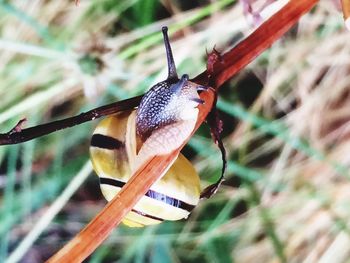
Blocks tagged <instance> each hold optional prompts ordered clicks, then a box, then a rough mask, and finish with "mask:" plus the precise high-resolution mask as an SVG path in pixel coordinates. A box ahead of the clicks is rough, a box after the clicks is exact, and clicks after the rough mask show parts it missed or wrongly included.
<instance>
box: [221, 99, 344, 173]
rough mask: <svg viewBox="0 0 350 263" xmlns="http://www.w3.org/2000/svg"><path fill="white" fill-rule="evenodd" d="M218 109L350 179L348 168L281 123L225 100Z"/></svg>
mask: <svg viewBox="0 0 350 263" xmlns="http://www.w3.org/2000/svg"><path fill="white" fill-rule="evenodd" d="M217 105H218V108H219V109H220V110H222V111H224V112H226V113H227V114H229V115H231V116H234V117H237V118H239V119H241V120H243V121H247V122H250V123H252V124H253V125H254V126H256V127H257V128H258V129H261V130H262V131H264V132H266V133H268V134H272V135H274V136H276V137H278V138H280V139H281V140H283V141H284V142H286V143H288V145H290V146H291V147H292V148H294V149H296V150H298V151H300V152H302V153H304V154H305V155H306V156H309V157H311V158H314V159H315V160H319V161H323V162H325V163H327V164H328V165H330V166H331V167H332V168H333V169H334V170H335V171H336V172H337V173H339V174H341V175H343V176H344V177H346V178H350V175H349V170H348V168H347V167H346V166H345V165H343V164H341V163H338V162H336V161H334V160H330V159H329V158H327V156H326V155H325V154H324V153H322V152H320V151H318V150H317V149H315V148H313V147H312V146H310V145H309V144H308V143H307V142H306V141H305V140H302V139H301V138H299V137H297V136H293V135H292V134H291V133H290V131H289V130H288V128H287V127H286V126H285V125H284V124H283V123H282V122H280V121H276V120H275V121H269V120H266V119H264V118H262V117H259V116H257V115H256V114H252V113H249V112H248V111H246V110H245V109H244V108H242V107H241V106H239V105H237V104H230V103H228V102H226V101H224V100H218V103H217Z"/></svg>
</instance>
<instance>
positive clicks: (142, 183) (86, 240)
mask: <svg viewBox="0 0 350 263" xmlns="http://www.w3.org/2000/svg"><path fill="white" fill-rule="evenodd" d="M317 2H318V0H291V1H290V2H289V3H288V4H287V5H286V6H285V7H283V8H282V9H281V10H280V11H279V12H278V13H277V14H276V15H274V16H273V17H271V18H270V19H269V20H268V21H267V22H265V23H264V24H263V25H262V26H261V27H259V28H258V29H257V30H256V31H255V32H254V33H252V35H251V36H249V37H248V38H247V39H245V40H243V41H242V42H241V43H240V44H239V45H237V46H236V47H235V48H234V49H232V50H231V51H230V52H228V53H226V54H225V55H224V56H223V57H222V58H223V61H221V62H218V63H216V65H214V66H215V67H214V72H215V75H214V76H213V77H214V79H213V80H214V83H215V86H214V87H215V88H218V87H219V86H220V85H222V84H223V83H224V82H225V81H227V80H228V79H229V78H231V77H232V76H233V75H234V74H236V73H237V72H238V71H239V70H240V69H242V68H243V67H244V66H246V65H247V64H248V63H249V62H250V61H252V60H253V59H254V58H255V57H256V56H258V55H259V54H260V53H261V52H263V51H264V50H265V49H266V48H267V47H269V46H270V45H271V44H272V43H273V42H274V41H276V40H277V39H278V38H280V37H281V36H282V35H283V34H284V33H285V32H286V31H288V30H289V29H290V28H291V26H292V25H294V24H295V23H296V22H297V21H298V20H299V18H300V17H301V16H302V15H303V14H304V13H306V12H307V11H309V10H310V9H311V8H312V7H313V6H314V5H315V4H316V3H317ZM231 60H232V61H231ZM219 63H220V64H219ZM216 67H218V68H216ZM206 77H207V76H206V73H205V72H204V73H203V74H201V75H200V76H198V77H196V78H195V80H197V82H198V83H205V81H206ZM214 96H215V95H214V94H213V93H211V92H203V93H202V94H201V99H203V100H204V101H205V104H204V105H202V106H200V107H199V110H200V115H199V118H198V122H197V125H196V129H197V128H198V127H199V126H200V125H201V123H202V122H203V121H204V119H205V117H206V115H207V114H208V112H209V111H210V109H211V106H212V102H213V101H214ZM196 129H195V130H196ZM181 148H182V147H180V148H179V149H176V150H174V151H173V152H172V153H170V154H168V155H164V156H155V157H154V158H153V159H151V160H150V161H149V162H148V163H146V164H145V165H144V166H143V167H142V168H141V169H139V170H138V171H136V173H135V174H134V175H133V177H132V178H131V179H130V180H129V181H128V182H127V184H126V185H125V186H124V187H123V188H122V190H121V191H120V193H119V194H118V195H117V196H116V197H115V198H114V199H113V200H112V201H111V202H110V203H108V204H107V205H106V207H105V208H104V209H103V210H102V211H101V212H100V213H99V214H98V215H97V216H96V217H95V218H94V219H93V220H92V221H91V222H90V223H89V224H88V225H87V226H86V227H85V228H84V229H83V230H82V231H81V232H80V233H79V234H78V235H77V236H76V237H75V238H74V239H72V240H71V241H70V242H69V243H68V244H67V245H66V246H64V247H63V248H62V249H61V250H60V251H59V252H58V253H57V254H56V255H54V256H53V257H52V258H51V259H49V261H48V262H81V261H83V260H84V259H85V258H86V257H88V256H89V255H90V254H91V253H92V252H93V251H94V250H95V249H96V248H97V247H98V246H99V245H100V244H101V243H102V242H103V241H104V240H105V239H106V238H107V237H108V235H109V233H110V232H111V231H112V230H113V229H114V228H115V227H116V226H117V225H118V224H119V223H120V221H121V220H122V219H123V217H124V216H125V215H126V214H127V213H128V212H129V211H130V210H131V209H132V207H134V205H135V204H136V203H137V201H138V200H139V199H140V198H141V197H142V196H143V195H144V194H145V193H146V192H147V190H148V189H149V188H150V186H151V185H152V184H153V183H154V182H155V181H156V180H158V179H159V177H160V175H161V174H162V173H163V172H164V171H165V169H166V167H167V166H168V163H169V162H170V161H171V160H173V159H174V158H176V156H177V154H178V153H179V151H180V150H181Z"/></svg>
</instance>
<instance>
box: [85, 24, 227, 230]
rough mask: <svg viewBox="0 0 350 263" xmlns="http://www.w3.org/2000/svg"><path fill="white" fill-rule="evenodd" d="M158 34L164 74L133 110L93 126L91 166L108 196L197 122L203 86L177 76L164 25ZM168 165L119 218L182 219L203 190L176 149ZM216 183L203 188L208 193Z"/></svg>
mask: <svg viewBox="0 0 350 263" xmlns="http://www.w3.org/2000/svg"><path fill="white" fill-rule="evenodd" d="M162 31H163V37H164V43H165V49H166V54H167V61H168V78H167V79H166V80H165V81H162V82H159V83H157V84H156V85H154V86H153V87H152V88H151V89H150V90H149V91H148V92H147V93H146V94H145V95H144V96H143V98H142V100H141V102H140V105H139V107H138V108H137V109H136V110H129V111H124V112H120V113H117V114H115V115H113V116H110V117H108V118H106V119H104V120H103V121H101V122H100V123H99V124H98V126H97V127H96V129H95V131H94V133H93V136H92V139H91V146H90V155H91V161H92V164H93V167H94V169H95V171H96V173H97V175H98V176H99V178H100V187H101V191H102V193H103V195H104V197H105V198H106V199H107V200H108V201H110V200H111V199H112V198H113V197H114V196H115V195H116V194H117V193H118V192H119V191H120V189H121V188H122V187H123V185H125V183H126V182H127V181H128V180H129V179H130V177H131V175H132V174H133V172H134V171H136V170H137V169H138V168H139V167H140V166H141V165H142V164H143V163H144V162H146V161H147V160H148V158H150V157H152V156H155V155H162V154H167V153H169V152H171V151H172V150H174V149H176V148H178V147H179V146H180V145H181V144H182V143H183V142H184V141H185V140H186V139H187V138H188V137H189V136H190V135H191V133H192V131H193V129H194V127H195V124H196V122H197V116H198V108H197V106H198V105H199V104H202V103H204V102H203V100H201V99H200V97H199V95H198V92H201V91H206V90H207V89H208V88H207V87H205V86H202V85H198V84H196V83H194V82H191V81H189V78H188V75H186V74H184V75H183V76H182V77H181V78H179V77H178V75H177V71H176V66H175V63H174V59H173V55H172V51H171V47H170V44H169V39H168V35H167V28H166V27H163V29H162ZM169 167H170V168H169V170H168V171H167V172H166V173H165V174H164V175H163V176H162V177H161V179H160V180H158V181H157V182H156V183H155V184H154V185H153V186H152V187H151V188H150V190H149V191H148V192H147V193H146V194H145V196H143V197H142V198H141V199H140V201H139V202H138V203H137V204H136V205H135V207H134V208H133V209H132V211H131V212H130V213H129V214H128V215H127V216H126V217H125V218H124V219H123V223H124V224H126V225H128V226H131V227H142V226H145V225H152V224H158V223H160V222H162V221H164V220H180V219H183V218H187V217H188V215H189V214H190V212H191V211H192V210H193V208H194V207H195V206H196V205H197V204H198V202H199V200H200V198H201V197H203V195H202V194H201V190H200V179H199V176H198V174H197V172H196V170H195V169H194V167H193V166H192V164H191V163H190V162H189V161H188V160H187V159H186V158H185V157H184V156H183V155H182V154H179V157H178V158H177V160H175V161H174V163H173V164H169ZM221 179H222V176H221V178H220V179H219V181H218V182H216V183H215V184H213V185H211V186H209V189H210V191H208V187H207V188H206V189H205V190H204V192H206V195H205V197H209V194H208V192H210V195H211V194H213V193H214V192H215V191H216V189H217V188H218V186H219V184H220V182H221Z"/></svg>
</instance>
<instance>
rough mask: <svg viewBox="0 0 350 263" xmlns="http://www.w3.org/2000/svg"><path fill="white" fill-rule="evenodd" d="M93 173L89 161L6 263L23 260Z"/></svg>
mask: <svg viewBox="0 0 350 263" xmlns="http://www.w3.org/2000/svg"><path fill="white" fill-rule="evenodd" d="M91 172H92V166H91V162H90V161H88V162H86V163H85V164H84V166H83V167H82V168H81V170H80V171H79V172H78V173H77V175H76V176H75V177H74V178H73V179H72V180H71V181H70V183H69V185H68V186H67V187H66V188H65V189H64V191H63V192H62V193H61V194H60V195H59V196H58V197H57V198H56V199H55V202H53V203H52V204H51V206H50V207H49V208H48V209H47V211H46V212H45V213H44V214H43V216H42V217H41V218H40V219H39V220H38V221H37V222H36V224H35V225H34V226H33V228H32V230H31V231H30V232H29V233H28V234H27V235H26V237H25V238H24V239H23V240H22V241H21V243H20V244H19V245H18V246H17V248H16V249H15V250H14V251H13V252H12V253H11V254H10V256H9V257H8V258H7V260H6V261H5V262H6V263H15V262H18V261H20V260H21V258H22V257H23V256H24V254H25V253H26V252H27V251H28V249H29V248H30V247H31V246H32V245H33V243H34V242H35V240H36V239H37V238H38V237H39V235H40V234H41V233H42V232H43V231H44V230H45V229H46V227H47V226H48V225H49V224H50V223H51V221H52V219H53V218H54V217H55V216H56V215H57V214H58V213H59V212H60V211H61V209H62V207H63V206H64V205H65V204H66V203H67V202H68V200H69V199H70V198H71V197H72V195H73V194H74V193H75V192H76V190H77V189H78V188H79V187H80V186H81V185H82V183H83V182H84V181H85V180H86V178H87V177H88V176H89V174H90V173H91Z"/></svg>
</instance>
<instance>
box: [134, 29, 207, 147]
mask: <svg viewBox="0 0 350 263" xmlns="http://www.w3.org/2000/svg"><path fill="white" fill-rule="evenodd" d="M162 31H163V36H164V44H165V49H166V54H167V60H168V78H167V79H166V80H165V81H162V82H159V83H157V84H156V85H154V86H153V87H152V88H151V89H150V90H149V91H148V92H147V93H146V94H145V95H144V96H143V98H142V100H141V103H140V105H139V107H138V109H137V114H136V132H137V134H138V136H139V137H140V138H141V140H142V141H143V142H144V141H146V139H147V138H148V137H149V136H150V135H151V134H152V132H153V131H156V130H158V129H160V128H162V127H164V126H166V125H169V124H173V123H175V122H178V121H181V120H188V119H191V118H192V119H193V118H194V116H195V112H196V111H193V109H194V108H195V107H197V106H198V104H200V103H203V101H202V100H201V99H200V98H199V96H198V91H199V90H201V89H202V88H203V87H201V86H198V85H197V84H195V83H193V82H190V81H188V75H186V74H185V75H183V76H182V77H181V79H179V78H178V75H177V72H176V66H175V63H174V59H173V55H172V52H171V47H170V43H169V38H168V34H167V31H168V29H167V28H166V27H163V28H162Z"/></svg>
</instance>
